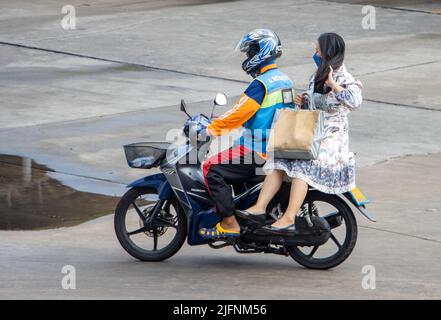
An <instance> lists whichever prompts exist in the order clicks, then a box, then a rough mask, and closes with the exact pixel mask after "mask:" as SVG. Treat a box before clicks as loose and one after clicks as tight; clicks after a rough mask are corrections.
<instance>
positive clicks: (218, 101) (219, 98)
mask: <svg viewBox="0 0 441 320" xmlns="http://www.w3.org/2000/svg"><path fill="white" fill-rule="evenodd" d="M227 101H228V100H227V96H226V95H225V94H224V93H218V94H217V95H216V97H215V98H214V104H215V105H217V106H224V105H226V104H227Z"/></svg>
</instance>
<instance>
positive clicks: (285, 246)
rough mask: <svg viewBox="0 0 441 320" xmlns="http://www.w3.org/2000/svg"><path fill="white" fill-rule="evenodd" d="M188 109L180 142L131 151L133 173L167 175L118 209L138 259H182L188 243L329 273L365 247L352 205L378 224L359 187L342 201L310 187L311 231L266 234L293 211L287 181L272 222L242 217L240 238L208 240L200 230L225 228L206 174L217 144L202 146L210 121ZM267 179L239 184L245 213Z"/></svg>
mask: <svg viewBox="0 0 441 320" xmlns="http://www.w3.org/2000/svg"><path fill="white" fill-rule="evenodd" d="M226 103H227V98H226V96H225V95H224V94H218V95H217V96H216V98H215V99H214V103H213V108H212V112H211V117H213V112H214V109H215V107H216V106H219V105H225V104H226ZM180 109H181V111H182V112H184V113H185V114H186V115H187V116H188V119H187V121H186V124H185V126H184V129H183V130H182V136H181V139H180V141H176V142H174V143H165V142H139V143H133V144H129V145H125V146H124V150H125V155H126V158H127V162H128V165H129V166H130V167H132V168H138V169H152V168H155V167H159V170H160V171H161V172H160V173H156V174H151V175H148V176H145V177H143V178H141V179H138V180H136V181H134V182H132V183H130V184H129V185H128V186H127V187H128V188H129V190H128V191H127V192H126V193H125V194H124V195H123V196H122V198H121V199H120V201H119V203H118V205H117V207H116V210H115V216H114V227H115V232H116V236H117V238H118V240H119V242H120V244H121V246H122V247H123V248H124V249H125V250H126V251H127V252H128V253H129V254H130V255H131V256H133V257H135V258H137V259H139V260H142V261H161V260H165V259H167V258H170V257H171V256H173V255H174V254H175V253H177V252H178V251H179V249H180V248H181V247H182V245H183V244H184V242H185V240H187V243H188V244H189V245H190V246H197V245H204V244H207V245H209V246H210V247H211V248H213V249H220V248H223V247H226V246H232V247H233V248H234V249H235V251H236V252H238V253H272V254H278V255H284V256H288V257H291V258H292V259H294V260H295V261H296V262H298V263H299V264H301V265H302V266H304V267H306V268H311V269H329V268H333V267H336V266H337V265H339V264H341V263H342V262H343V261H345V260H346V259H347V258H348V257H349V256H350V254H351V252H352V250H353V249H354V247H355V244H356V241H357V233H358V231H357V221H356V219H355V216H354V212H353V211H352V209H351V207H350V205H349V203H351V204H352V205H353V206H354V207H355V208H357V209H358V211H360V212H361V213H362V214H363V215H364V216H365V217H366V218H367V219H369V220H371V221H375V218H374V217H373V216H372V215H371V214H370V213H369V212H368V211H367V209H366V204H367V202H368V200H367V199H366V197H365V196H364V195H363V193H362V192H361V191H360V190H359V189H358V188H355V189H354V190H352V191H351V192H346V193H344V194H340V195H334V194H325V193H322V192H320V191H318V190H315V189H314V188H311V187H310V188H309V190H308V193H307V196H306V198H305V200H304V203H303V205H302V207H301V209H300V211H301V212H300V217H302V218H304V219H305V221H307V223H308V226H309V227H310V228H309V230H308V231H309V232H307V233H299V234H283V235H278V234H265V233H262V232H261V227H262V226H263V225H268V224H271V223H273V222H274V221H275V220H277V219H278V218H279V217H280V216H281V215H282V214H283V212H284V211H285V210H286V208H287V206H288V201H289V191H290V182H284V183H283V184H282V187H281V189H280V191H279V192H278V194H277V195H276V196H275V197H274V199H273V200H272V201H271V202H270V204H269V205H268V208H267V210H266V221H265V222H262V221H258V220H256V219H254V218H253V217H252V216H247V215H243V214H240V211H239V212H236V218H237V220H238V222H239V224H240V226H241V234H240V237H237V238H233V239H225V240H221V241H212V240H206V239H204V238H203V237H201V236H200V234H199V232H198V231H199V230H200V229H201V228H207V227H212V226H214V225H215V224H216V223H217V222H219V221H220V217H219V216H217V215H216V213H215V203H214V202H213V200H212V199H211V197H210V194H209V192H208V190H207V187H206V184H205V181H204V177H203V173H202V169H201V163H202V161H203V159H204V157H205V156H206V154H207V153H208V151H209V146H210V143H211V139H209V137H208V138H207V139H205V140H201V139H197V132H198V128H201V127H204V126H205V127H206V126H208V124H209V123H210V118H209V117H207V116H205V115H204V114H198V115H196V116H193V117H191V116H190V115H189V114H188V112H187V110H186V105H185V102H184V100H181V107H180ZM195 133H196V139H195ZM178 140H179V139H178ZM190 160H193V161H190ZM263 180H264V175H256V176H255V177H253V178H252V179H249V180H247V181H241V182H239V183H234V184H232V188H233V193H234V203H235V204H236V208H237V209H246V208H249V207H250V206H251V205H253V204H254V203H255V201H256V200H257V197H258V195H259V192H260V190H261V188H262V185H263Z"/></svg>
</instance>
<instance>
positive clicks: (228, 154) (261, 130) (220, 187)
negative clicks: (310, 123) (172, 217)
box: [199, 29, 294, 240]
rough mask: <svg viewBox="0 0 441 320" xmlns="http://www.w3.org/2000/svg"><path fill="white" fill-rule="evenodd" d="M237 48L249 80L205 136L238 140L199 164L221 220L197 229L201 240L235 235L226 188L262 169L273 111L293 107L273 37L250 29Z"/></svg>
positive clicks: (236, 228) (278, 46)
mask: <svg viewBox="0 0 441 320" xmlns="http://www.w3.org/2000/svg"><path fill="white" fill-rule="evenodd" d="M236 49H239V50H240V51H241V52H244V53H245V54H246V55H247V59H246V60H245V61H244V62H243V63H242V69H243V70H244V71H245V72H246V73H247V74H249V75H250V76H252V77H253V78H254V80H253V81H252V82H251V83H250V85H249V86H248V88H247V89H246V90H245V92H244V93H243V94H242V96H241V97H240V99H239V100H238V101H237V103H236V104H235V105H234V107H233V108H232V109H231V110H229V111H227V112H226V113H224V114H223V115H221V116H220V117H218V118H216V119H214V120H213V121H212V122H211V124H210V125H209V126H208V127H207V133H208V134H210V135H212V136H220V135H223V134H226V133H228V132H230V131H232V130H234V129H236V128H238V127H240V126H243V132H242V136H241V137H240V138H239V139H238V140H236V141H235V142H234V144H233V146H232V147H231V148H229V149H227V150H225V151H223V152H220V153H218V154H216V155H214V156H212V157H211V158H209V159H207V160H206V161H204V163H203V173H204V179H205V183H206V184H207V187H208V190H209V192H210V195H211V197H212V198H213V200H214V201H215V203H216V209H217V210H216V211H217V213H218V214H219V215H220V216H221V217H222V221H221V222H219V223H218V224H216V226H214V227H212V228H203V229H201V230H199V234H200V235H201V236H202V237H204V238H206V239H212V240H217V239H222V238H226V237H237V236H239V235H240V226H239V224H238V222H237V220H236V218H235V216H234V213H235V210H236V209H235V205H234V202H233V195H232V189H231V186H230V184H231V183H234V182H240V181H243V180H246V179H249V178H251V177H253V176H254V175H255V174H256V169H257V168H259V167H261V166H263V164H264V162H265V158H266V143H267V138H268V133H269V132H268V130H269V129H270V128H271V124H272V121H273V117H274V114H275V111H276V110H277V109H280V108H286V107H294V104H293V100H294V99H293V96H294V92H293V91H294V90H293V83H292V81H291V80H290V79H289V78H288V76H286V75H285V74H284V73H282V72H281V71H279V69H278V67H277V65H276V64H275V61H276V59H277V58H279V57H280V56H281V54H282V48H281V42H280V39H279V38H278V36H277V35H276V33H274V32H273V31H271V30H268V29H256V30H253V31H251V32H250V33H248V34H247V35H245V36H244V37H243V38H242V39H241V40H240V41H239V43H238V45H237V48H236Z"/></svg>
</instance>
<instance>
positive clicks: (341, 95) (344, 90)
mask: <svg viewBox="0 0 441 320" xmlns="http://www.w3.org/2000/svg"><path fill="white" fill-rule="evenodd" d="M329 68H330V71H329V74H328V80H326V85H327V86H329V87H330V88H331V89H332V91H333V92H334V94H335V98H336V99H337V101H339V102H340V103H342V104H343V105H344V106H345V107H347V108H348V109H349V110H354V109H357V108H359V107H360V105H361V102H362V101H363V98H362V95H361V90H362V89H363V85H362V83H361V82H360V81H353V82H351V83H346V84H345V86H344V87H343V86H341V85H339V84H338V83H336V82H335V81H334V79H333V77H332V72H333V70H332V67H329Z"/></svg>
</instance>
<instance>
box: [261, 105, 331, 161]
mask: <svg viewBox="0 0 441 320" xmlns="http://www.w3.org/2000/svg"><path fill="white" fill-rule="evenodd" d="M323 120H324V119H323V113H322V111H319V110H298V109H296V110H295V109H282V110H279V114H278V118H277V119H276V120H275V124H274V125H273V129H272V131H271V134H270V137H269V142H268V147H267V151H268V153H274V154H273V155H274V157H275V158H282V159H316V158H317V156H318V151H319V148H320V142H321V138H322V133H323Z"/></svg>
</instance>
